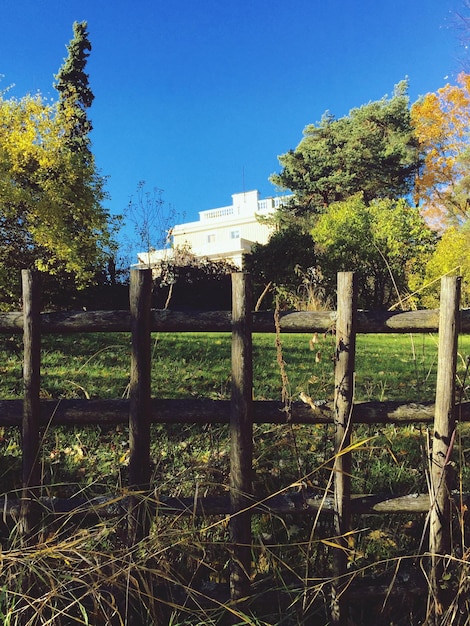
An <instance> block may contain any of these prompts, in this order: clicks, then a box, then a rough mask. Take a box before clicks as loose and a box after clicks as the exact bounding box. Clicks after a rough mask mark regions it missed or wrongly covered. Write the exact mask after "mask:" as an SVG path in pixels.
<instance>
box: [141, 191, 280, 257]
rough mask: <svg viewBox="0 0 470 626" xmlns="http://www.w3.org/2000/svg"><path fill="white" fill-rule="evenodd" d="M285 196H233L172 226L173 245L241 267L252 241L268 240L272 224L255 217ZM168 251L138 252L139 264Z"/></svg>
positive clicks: (254, 193) (268, 211) (265, 213)
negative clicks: (194, 219) (196, 217)
mask: <svg viewBox="0 0 470 626" xmlns="http://www.w3.org/2000/svg"><path fill="white" fill-rule="evenodd" d="M283 200H285V198H266V199H264V200H260V198H259V192H258V191H256V190H255V191H248V192H242V193H236V194H233V195H232V204H231V205H229V206H225V207H219V208H216V209H209V210H207V211H201V212H200V213H199V221H197V222H188V223H186V224H178V225H176V226H175V227H174V228H173V232H172V236H173V247H175V248H176V247H184V246H188V247H190V249H191V250H192V252H193V253H194V254H195V255H196V256H199V257H209V258H210V259H223V260H227V261H231V262H232V263H234V264H235V265H237V267H239V268H241V267H242V256H243V254H244V253H246V252H249V251H250V250H251V247H252V246H253V244H254V243H262V244H264V243H267V242H268V240H269V237H270V235H271V233H272V232H273V227H272V226H268V225H267V224H263V223H260V222H259V220H258V216H269V215H272V214H273V213H274V212H275V210H276V209H277V208H278V206H279V204H280V203H281V202H282V201H283ZM169 252H171V250H165V251H162V250H155V251H152V252H151V253H150V254H148V253H142V254H139V255H138V259H139V263H145V264H148V262H149V261H150V262H152V261H154V262H158V261H159V260H160V259H161V258H167V256H168V253H169Z"/></svg>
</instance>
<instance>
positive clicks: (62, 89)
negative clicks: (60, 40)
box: [55, 22, 95, 154]
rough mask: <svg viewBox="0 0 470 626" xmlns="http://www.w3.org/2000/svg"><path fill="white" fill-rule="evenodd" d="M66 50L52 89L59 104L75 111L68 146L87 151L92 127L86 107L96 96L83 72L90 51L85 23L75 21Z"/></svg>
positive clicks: (88, 106)
mask: <svg viewBox="0 0 470 626" xmlns="http://www.w3.org/2000/svg"><path fill="white" fill-rule="evenodd" d="M67 50H68V56H67V58H65V59H64V63H63V65H62V67H61V68H60V69H59V71H58V73H57V74H56V76H55V78H56V80H57V82H56V83H55V88H56V89H57V91H58V92H59V107H60V106H62V107H66V106H68V107H70V106H71V107H72V110H73V112H74V120H73V124H71V126H70V131H69V137H68V142H69V146H70V147H71V148H72V149H73V150H74V151H76V152H81V153H84V154H86V153H87V152H89V150H90V138H89V134H90V132H91V131H92V129H93V126H92V123H91V121H90V119H89V118H88V114H87V109H89V108H90V107H91V105H92V103H93V100H94V98H95V96H94V94H93V92H92V90H91V89H90V85H89V77H88V74H87V73H86V72H85V68H86V64H87V60H88V57H89V56H90V52H91V42H90V39H89V37H88V31H87V22H74V24H73V39H71V40H70V43H69V45H68V46H67Z"/></svg>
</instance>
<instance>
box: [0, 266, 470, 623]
mask: <svg viewBox="0 0 470 626" xmlns="http://www.w3.org/2000/svg"><path fill="white" fill-rule="evenodd" d="M151 282H152V281H151V274H150V271H149V270H141V271H133V272H132V278H131V288H130V311H109V312H99V311H97V312H79V313H76V312H69V313H64V312H61V313H42V314H40V313H39V310H38V304H37V303H38V297H39V296H38V293H37V291H38V289H37V284H36V281H35V276H34V275H33V274H31V273H30V272H24V273H23V301H24V309H23V312H18V313H2V314H0V332H2V333H23V335H24V347H25V350H24V355H25V356H24V391H25V395H24V401H20V400H2V401H0V425H1V426H17V427H20V428H21V429H22V433H23V437H22V440H23V490H22V494H21V499H20V501H19V502H15V501H11V500H10V499H9V498H6V497H5V502H4V503H3V507H2V508H3V515H4V516H13V517H15V519H18V518H19V520H20V528H21V532H22V534H23V537H24V540H25V541H26V542H31V541H34V533H33V529H34V526H35V524H36V522H37V518H38V516H39V513H40V512H41V513H42V514H46V513H47V514H52V515H54V514H59V513H62V512H69V513H73V514H77V515H78V514H84V513H89V512H90V509H92V508H93V507H94V508H95V509H96V510H99V511H100V515H104V516H106V515H108V514H109V515H120V514H122V513H123V511H125V512H126V515H127V519H128V540H129V543H130V544H135V543H137V542H139V541H140V540H141V539H142V538H143V537H145V535H146V534H147V533H148V532H149V528H150V520H151V515H154V514H155V510H156V509H158V511H159V512H161V513H164V514H178V515H181V514H185V513H191V514H193V515H194V514H199V513H200V514H210V513H215V514H227V513H228V514H231V521H230V537H231V543H232V553H233V561H232V569H231V598H232V600H233V602H235V603H237V602H238V603H239V602H240V601H241V600H242V599H243V598H246V597H247V595H248V594H249V591H250V560H251V559H250V551H251V530H250V528H251V516H252V515H253V514H255V513H260V512H268V511H271V512H274V511H275V512H276V513H279V514H282V513H295V514H297V513H298V514H305V513H315V514H316V513H319V512H322V513H332V514H333V516H334V523H335V528H336V534H337V537H338V546H337V548H336V549H335V548H333V556H334V563H335V580H334V581H333V586H332V596H331V620H332V623H333V624H345V623H346V612H347V595H348V590H347V586H345V585H343V584H342V583H339V582H338V581H341V580H345V574H346V565H347V563H346V559H345V556H344V555H345V554H346V549H347V541H346V536H347V533H348V531H349V530H350V516H351V514H352V513H357V514H364V513H375V514H387V513H390V512H408V513H422V512H429V516H430V540H429V549H430V553H431V554H432V555H433V559H432V568H431V572H430V580H431V585H432V592H433V598H434V608H433V611H434V613H435V614H436V615H437V614H438V613H440V612H442V610H444V609H445V602H446V599H445V598H443V597H442V594H441V592H440V589H439V580H440V575H441V569H442V555H443V554H445V553H447V552H448V549H449V539H448V536H447V534H446V531H447V528H448V526H449V524H450V517H451V513H450V499H449V498H450V497H451V495H452V494H450V491H449V485H448V484H447V483H448V477H447V469H448V464H449V460H450V455H451V452H452V445H453V438H454V433H455V420H456V419H458V420H460V421H470V403H468V402H465V403H460V404H459V405H458V406H455V399H454V380H455V366H456V340H457V335H458V332H470V311H469V310H464V311H460V312H459V310H458V302H459V281H457V280H456V279H452V278H448V277H447V278H445V279H443V286H442V292H443V304H442V305H441V309H440V311H413V312H393V313H389V312H380V313H377V312H367V311H357V308H356V298H357V285H356V283H355V278H354V276H353V275H352V274H350V273H342V274H340V275H339V276H338V293H339V298H338V311H334V312H326V313H323V312H294V313H280V315H279V323H278V327H279V328H280V330H281V332H296V333H304V332H308V333H311V332H315V331H323V332H325V331H334V332H336V363H335V399H334V402H332V403H327V404H325V405H322V406H321V407H316V406H308V405H306V404H303V403H301V402H294V403H293V404H292V406H291V407H290V411H289V416H287V414H286V412H285V410H283V409H284V408H285V407H284V405H283V404H282V403H281V402H277V401H253V399H252V396H251V393H252V391H251V390H252V355H251V337H252V333H253V332H275V320H274V316H273V314H272V313H270V312H262V313H259V312H258V313H253V312H252V305H251V299H250V297H251V288H250V283H249V278H248V277H247V276H246V275H244V274H235V275H233V292H232V293H233V311H232V313H229V312H204V313H182V312H175V311H151V310H150V293H151V287H152V285H151ZM437 330H439V334H440V343H439V367H438V385H437V395H436V403H435V404H434V403H412V402H409V403H399V402H381V403H379V402H361V403H354V402H353V376H354V357H355V336H356V333H358V332H359V333H392V332H393V333H408V332H430V331H433V332H435V331H437ZM152 331H160V332H183V331H200V332H222V331H223V332H225V331H230V332H231V333H232V398H231V400H230V401H212V400H207V399H194V400H193V399H191V400H160V399H158V398H151V397H150V346H151V332H152ZM83 332H131V335H132V359H131V377H130V379H131V382H130V399H129V400H59V401H53V400H47V401H46V400H41V401H40V400H39V388H40V350H41V348H40V344H41V340H40V337H41V334H44V333H64V334H65V333H83ZM287 418H288V419H289V421H290V422H292V423H303V424H321V423H334V424H335V425H336V436H335V442H336V443H335V451H336V455H335V459H334V496H333V497H321V498H318V497H317V496H318V494H310V493H307V492H305V493H302V494H300V495H298V496H296V495H295V494H294V495H293V494H288V493H283V494H276V495H275V496H271V495H270V494H267V495H266V497H265V498H264V499H261V500H260V499H259V498H258V499H257V500H255V499H254V498H253V496H252V489H251V484H252V437H253V433H252V429H253V424H254V423H267V422H271V423H274V424H281V423H285V422H286V420H287ZM125 422H127V423H129V427H130V465H129V488H130V489H129V494H131V495H128V496H126V497H122V498H120V499H113V500H112V502H111V501H110V500H109V498H108V499H107V498H101V499H96V500H93V501H92V502H89V501H87V502H80V501H78V500H77V499H75V500H74V502H73V503H72V504H71V503H70V502H69V501H66V500H64V501H61V500H47V499H41V498H39V497H38V487H39V476H40V473H39V465H38V464H39V456H40V455H39V453H38V452H39V449H40V438H39V436H40V435H39V433H40V429H41V427H42V426H44V425H46V424H47V425H48V426H54V425H77V424H78V425H80V424H82V425H84V424H92V423H99V424H112V423H125ZM410 422H424V423H431V422H434V430H433V432H434V433H435V434H434V442H433V452H432V454H433V456H432V459H431V462H432V466H433V471H432V481H431V485H432V492H431V494H430V495H411V496H404V497H399V496H397V497H390V496H386V495H385V496H384V495H365V496H361V495H358V496H357V495H353V496H352V495H351V494H350V485H349V482H350V462H351V461H350V452H349V451H348V444H349V441H350V435H351V429H352V427H353V425H354V424H359V423H367V424H371V423H380V424H387V423H394V424H406V423H410ZM151 423H159V424H162V423H226V424H228V425H230V434H231V460H230V465H231V478H230V495H229V496H228V497H207V498H190V499H184V498H183V499H176V498H165V497H164V496H160V498H159V499H158V500H156V499H155V496H152V491H151V489H150V487H151V486H150V485H149V482H150V459H149V446H150V424H151ZM149 494H150V495H149ZM458 501H459V506H461V507H462V506H463V505H464V504H465V503H466V502H467V499H466V497H465V496H462V494H459V495H458ZM465 506H466V504H465ZM39 508H40V511H39ZM440 568H441V569H440Z"/></svg>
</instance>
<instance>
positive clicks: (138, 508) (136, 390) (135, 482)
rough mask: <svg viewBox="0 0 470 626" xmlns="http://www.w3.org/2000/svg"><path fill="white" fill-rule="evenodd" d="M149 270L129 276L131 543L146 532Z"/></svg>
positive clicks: (148, 479)
mask: <svg viewBox="0 0 470 626" xmlns="http://www.w3.org/2000/svg"><path fill="white" fill-rule="evenodd" d="M151 296H152V271H151V270H150V269H145V270H132V271H131V277H130V292H129V297H130V311H131V334H132V339H131V341H132V347H131V371H130V387H129V394H130V408H129V452H130V456H129V491H130V498H129V517H128V540H129V543H130V544H131V545H132V544H134V543H136V542H138V541H140V540H141V539H142V538H143V537H145V536H146V535H147V534H148V530H149V524H150V517H149V513H148V507H147V506H146V502H145V498H143V497H142V496H141V492H145V491H146V490H148V488H149V483H150V367H151V331H150V317H151V316H150V306H151Z"/></svg>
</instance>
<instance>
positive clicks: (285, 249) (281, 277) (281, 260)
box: [244, 225, 317, 308]
mask: <svg viewBox="0 0 470 626" xmlns="http://www.w3.org/2000/svg"><path fill="white" fill-rule="evenodd" d="M316 259H317V257H316V253H315V244H314V241H313V239H312V236H311V235H310V234H309V233H308V232H304V231H302V230H301V229H300V228H298V226H296V225H291V226H288V227H286V228H283V229H282V230H279V231H276V232H274V233H273V234H272V235H271V237H270V238H269V241H268V243H266V244H260V243H257V244H255V245H254V246H253V248H252V250H251V253H250V254H246V255H245V256H244V266H245V269H246V270H247V271H248V272H250V273H251V274H252V276H253V278H254V282H255V287H256V288H257V291H258V292H263V290H265V289H266V288H270V287H272V288H273V291H274V292H275V293H278V294H280V295H281V296H283V300H288V302H287V304H290V305H291V306H294V307H296V308H297V306H298V305H297V304H296V301H297V302H298V301H299V300H300V299H301V298H300V295H299V293H298V292H299V289H300V287H301V285H302V283H303V280H304V278H305V277H306V275H307V274H308V273H309V271H310V268H316ZM288 293H290V294H291V296H292V295H295V297H287V298H286V295H287V294H288ZM258 295H260V294H259V293H258Z"/></svg>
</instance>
